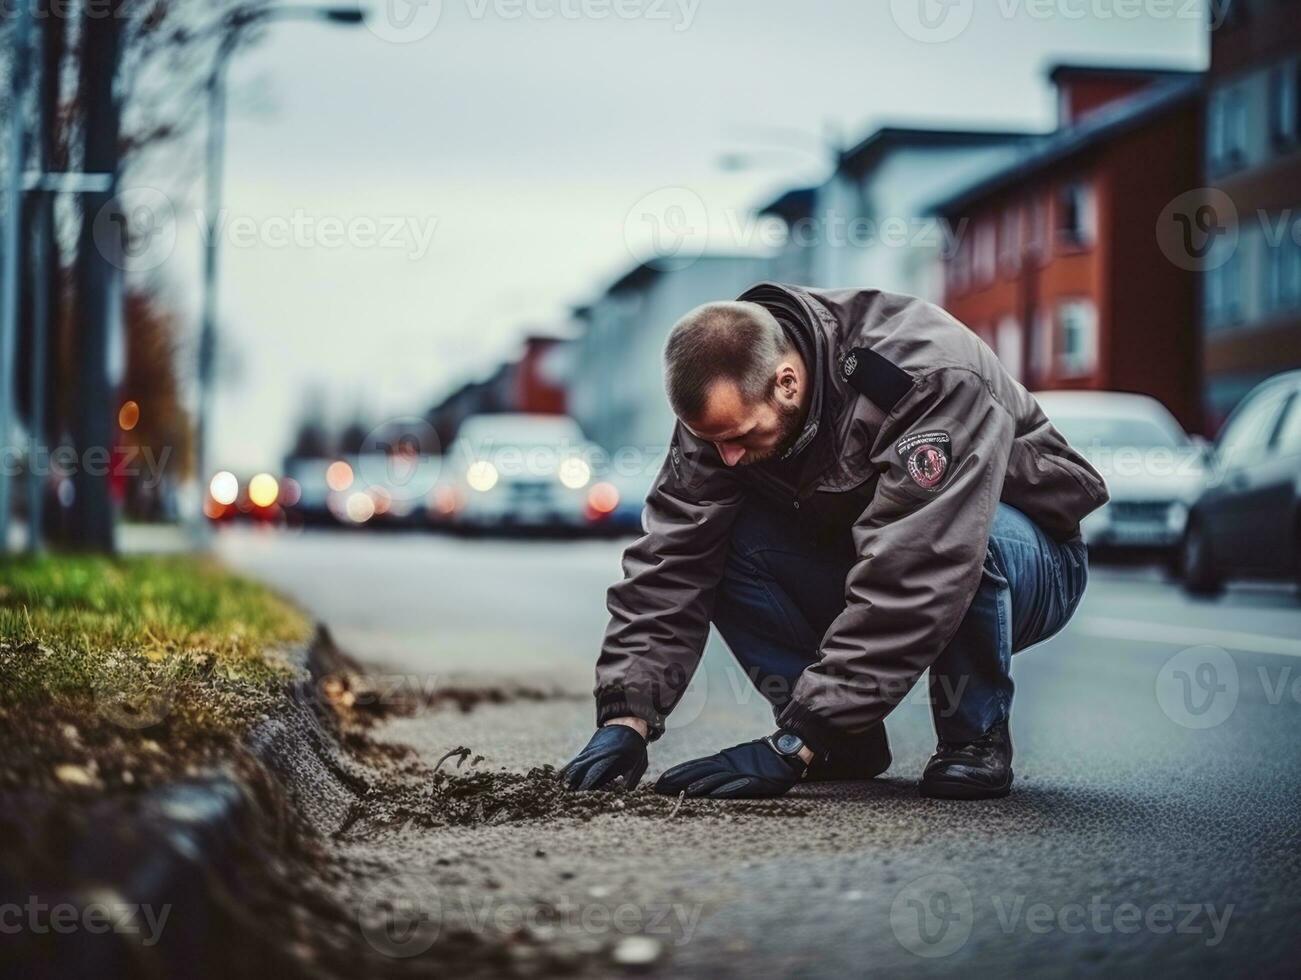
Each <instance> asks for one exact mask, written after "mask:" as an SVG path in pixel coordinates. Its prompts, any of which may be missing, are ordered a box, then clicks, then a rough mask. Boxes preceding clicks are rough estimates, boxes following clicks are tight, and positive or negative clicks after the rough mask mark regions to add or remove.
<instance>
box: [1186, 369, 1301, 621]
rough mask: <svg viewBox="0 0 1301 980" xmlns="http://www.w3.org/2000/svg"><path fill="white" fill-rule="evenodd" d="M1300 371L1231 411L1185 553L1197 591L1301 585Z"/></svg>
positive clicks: (1188, 579)
mask: <svg viewBox="0 0 1301 980" xmlns="http://www.w3.org/2000/svg"><path fill="white" fill-rule="evenodd" d="M1299 500H1301V371H1291V372H1288V373H1287V374H1280V375H1278V376H1277V377H1274V378H1270V379H1269V380H1268V381H1266V382H1264V383H1262V384H1260V385H1259V386H1257V387H1256V388H1255V389H1253V390H1252V392H1251V393H1250V394H1249V395H1248V396H1247V397H1246V398H1245V399H1243V401H1242V403H1241V404H1240V405H1239V406H1238V407H1237V409H1235V410H1234V412H1233V414H1232V415H1231V416H1229V420H1228V421H1227V422H1226V423H1225V424H1224V428H1223V429H1222V430H1221V431H1220V437H1219V439H1218V440H1217V441H1216V443H1215V450H1214V455H1213V458H1212V461H1211V466H1210V474H1209V479H1208V481H1207V486H1206V489H1205V490H1204V491H1203V492H1202V494H1201V496H1199V497H1198V498H1197V500H1196V502H1195V503H1194V504H1193V508H1192V511H1191V513H1190V514H1189V517H1188V526H1187V529H1186V531H1185V532H1184V539H1183V545H1182V550H1181V555H1180V565H1181V568H1182V572H1183V580H1184V584H1185V586H1186V588H1187V589H1188V590H1189V591H1190V592H1194V593H1199V594H1203V595H1206V594H1214V593H1215V592H1218V591H1219V590H1220V588H1222V586H1223V584H1224V582H1225V580H1226V579H1230V578H1270V579H1285V580H1292V581H1296V582H1297V583H1298V585H1299V586H1301V506H1299V505H1298V501H1299Z"/></svg>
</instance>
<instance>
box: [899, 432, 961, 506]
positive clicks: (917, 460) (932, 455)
mask: <svg viewBox="0 0 1301 980" xmlns="http://www.w3.org/2000/svg"><path fill="white" fill-rule="evenodd" d="M952 444H953V440H952V439H950V438H949V434H948V433H947V432H945V431H944V430H943V429H932V430H930V431H928V432H914V433H911V434H909V435H906V436H904V437H903V438H902V439H900V440H899V441H898V443H896V444H895V447H894V451H895V452H896V453H898V454H899V458H900V459H901V460H902V461H903V464H904V466H905V467H906V468H907V470H908V475H909V476H910V477H911V478H912V481H913V483H915V484H917V485H918V486H919V487H921V488H922V489H923V490H930V491H932V492H934V491H936V490H938V489H939V487H940V484H941V483H943V482H944V477H945V476H946V475H947V474H948V472H949V457H950V446H951V445H952Z"/></svg>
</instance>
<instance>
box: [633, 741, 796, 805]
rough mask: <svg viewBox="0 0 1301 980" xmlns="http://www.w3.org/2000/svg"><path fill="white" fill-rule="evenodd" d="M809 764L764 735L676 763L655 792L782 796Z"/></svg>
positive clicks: (726, 797) (727, 796)
mask: <svg viewBox="0 0 1301 980" xmlns="http://www.w3.org/2000/svg"><path fill="white" fill-rule="evenodd" d="M805 768H807V767H806V766H805V765H804V762H803V761H802V760H801V759H800V758H799V757H798V756H784V755H781V754H779V753H778V752H777V751H776V749H774V748H773V747H772V744H771V743H770V742H769V740H768V739H766V738H761V739H757V740H755V741H753V742H746V743H744V744H742V745H734V746H732V748H730V749H723V751H722V752H719V753H717V754H716V755H711V756H709V757H707V758H704V759H693V760H692V761H691V762H684V763H682V765H680V766H674V767H673V768H672V769H669V770H668V771H666V772H665V773H664V774H663V775H662V776H660V778H659V781H658V782H657V783H656V784H655V792H657V793H664V794H666V795H668V796H677V795H678V794H679V793H686V794H687V795H688V796H709V797H713V798H714V799H719V800H735V799H747V798H757V797H765V796H781V795H783V794H784V793H785V792H786V791H787V790H789V789H790V788H791V787H792V786H794V785H795V784H796V783H798V782H799V781H800V777H801V776H803V775H804V770H805Z"/></svg>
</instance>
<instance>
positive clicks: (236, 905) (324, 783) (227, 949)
mask: <svg viewBox="0 0 1301 980" xmlns="http://www.w3.org/2000/svg"><path fill="white" fill-rule="evenodd" d="M291 657H292V659H293V660H294V661H295V666H296V667H297V668H298V670H297V671H296V674H297V676H296V677H295V678H294V679H293V680H291V681H290V682H289V683H288V684H287V685H286V688H285V700H284V704H283V706H282V707H281V708H280V709H279V710H277V711H276V712H275V714H273V715H271V716H270V717H267V718H265V719H263V720H261V721H259V722H258V723H256V724H255V725H254V726H253V727H252V729H251V730H250V731H249V733H248V734H247V736H246V738H245V739H244V741H243V748H244V749H245V751H246V753H247V756H248V758H247V759H245V760H243V761H245V762H246V763H247V762H250V761H251V762H252V764H253V767H254V769H255V770H256V772H255V774H254V778H249V776H248V774H247V773H243V772H240V771H239V770H240V768H241V767H240V766H239V765H237V764H236V763H237V761H238V760H236V759H232V760H231V765H229V766H224V767H223V768H222V769H221V770H219V771H214V772H213V773H211V774H204V775H201V776H196V777H194V778H190V779H184V780H179V781H176V782H173V783H168V784H166V785H163V786H159V787H156V788H154V789H152V790H149V791H148V792H146V793H144V794H142V795H140V796H138V797H135V798H132V799H129V800H120V799H113V800H103V801H100V802H98V803H95V804H93V805H92V806H91V807H90V808H89V811H88V813H87V814H86V820H85V823H84V826H81V827H78V828H77V830H79V831H81V832H80V833H76V834H74V835H73V838H72V843H71V844H70V845H69V846H68V848H67V851H66V852H65V853H64V854H55V855H51V857H52V858H53V861H54V864H55V865H56V866H55V867H53V868H51V869H50V873H49V875H48V877H47V880H38V881H26V882H22V881H19V882H15V881H13V880H12V878H11V877H10V876H9V875H7V874H5V873H4V867H3V864H2V863H0V894H5V895H9V896H13V897H14V898H18V899H23V898H28V897H29V896H30V898H31V899H34V900H39V901H40V902H42V903H45V904H46V905H47V906H51V907H52V906H54V905H56V904H63V903H67V904H69V905H71V906H74V907H76V908H78V909H83V908H85V907H86V906H87V905H88V904H90V903H95V904H104V905H108V906H110V907H112V908H123V909H126V908H134V909H136V910H137V912H136V918H135V920H134V925H135V929H134V930H133V929H132V928H131V927H130V926H129V925H127V924H126V921H125V920H123V921H122V925H123V928H121V929H118V928H113V929H109V930H105V931H100V932H92V931H91V930H90V929H89V928H81V929H76V928H74V929H72V930H70V931H68V932H66V933H63V934H59V935H52V934H51V932H55V931H57V930H51V932H47V933H44V934H41V935H32V934H31V933H28V934H27V938H28V939H30V940H31V941H29V942H23V941H20V940H19V938H18V937H13V936H5V937H3V942H4V945H5V951H4V959H5V971H4V972H5V973H6V974H7V975H14V976H17V975H21V976H24V977H27V978H32V977H47V976H48V977H60V978H62V977H77V976H95V977H141V976H145V977H167V976H186V977H214V978H215V977H223V978H224V977H229V976H232V975H252V976H260V975H269V974H272V973H276V974H279V975H280V976H284V975H285V974H287V973H288V974H298V973H301V972H302V966H301V964H295V963H292V962H289V961H288V960H287V957H286V956H285V955H284V953H283V952H282V951H281V950H280V949H279V948H278V945H277V944H276V942H275V939H276V938H277V937H275V936H272V935H267V934H265V933H264V932H263V931H262V930H261V929H259V928H257V925H258V922H257V919H256V914H255V912H254V911H252V908H253V906H252V904H251V903H250V902H248V901H247V899H249V898H250V896H249V895H248V885H247V883H246V882H243V881H241V879H240V875H239V873H238V872H239V870H240V868H241V867H245V866H247V863H248V862H247V859H248V858H249V857H250V856H255V857H256V856H260V855H261V854H263V853H265V852H266V850H267V845H270V850H271V851H272V853H274V852H276V851H277V850H280V849H282V848H284V847H286V846H288V845H289V844H290V836H289V835H290V833H291V831H292V825H293V824H294V823H295V822H297V821H298V820H301V819H302V818H303V816H302V815H303V814H306V815H307V816H308V818H309V819H310V820H311V821H312V822H313V823H315V824H316V825H317V826H339V825H342V823H343V822H344V820H345V819H346V818H347V814H348V811H349V809H350V807H351V805H352V803H353V802H355V800H356V798H357V796H358V795H359V794H360V793H362V792H364V789H365V784H364V781H362V779H361V778H360V776H358V775H355V774H354V773H353V772H352V771H351V770H352V765H351V763H350V762H349V760H348V759H347V758H346V757H345V756H344V754H343V752H342V750H341V749H340V747H339V745H338V742H337V740H336V739H335V737H334V735H333V733H331V732H330V731H328V730H327V726H326V725H325V724H324V723H323V721H322V717H323V710H322V700H321V698H320V696H319V685H320V682H321V680H322V679H323V678H325V677H326V676H329V675H330V674H332V673H335V672H341V671H344V670H355V669H357V668H356V667H355V665H353V664H352V662H351V661H350V660H349V659H348V658H347V657H345V656H344V655H343V654H342V653H340V652H339V651H338V649H337V648H336V647H335V645H334V642H333V640H332V638H331V636H330V634H329V631H328V630H327V629H326V628H325V627H323V626H319V625H318V627H317V629H316V633H315V635H314V636H313V637H312V639H311V641H309V642H308V643H307V644H306V645H305V646H303V647H302V648H301V649H299V650H297V651H294V653H293V654H292V655H291ZM245 768H247V767H245ZM32 802H33V805H34V806H36V805H39V801H36V800H33V801H32ZM54 816H55V815H52V817H54ZM146 907H147V908H148V909H149V910H151V913H152V915H153V917H154V918H153V920H152V921H153V922H154V923H157V924H158V927H157V928H156V929H151V927H150V926H151V922H150V920H148V919H146V918H145V915H144V910H145V909H146ZM163 910H166V911H165V912H164V911H163ZM162 915H166V918H165V919H161V918H160V916H162ZM250 927H252V928H250ZM151 940H152V941H151Z"/></svg>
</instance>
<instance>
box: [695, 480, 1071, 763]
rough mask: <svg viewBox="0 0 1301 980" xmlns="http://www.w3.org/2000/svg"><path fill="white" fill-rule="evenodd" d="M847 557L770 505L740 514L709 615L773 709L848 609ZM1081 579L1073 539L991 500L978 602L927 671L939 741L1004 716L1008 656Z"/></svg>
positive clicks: (851, 558)
mask: <svg viewBox="0 0 1301 980" xmlns="http://www.w3.org/2000/svg"><path fill="white" fill-rule="evenodd" d="M855 561H856V556H855V554H854V550H853V544H852V542H851V541H850V540H849V536H848V535H845V538H844V540H843V541H841V542H838V543H837V544H835V545H832V546H827V545H817V544H814V543H812V542H810V541H808V540H806V539H805V536H804V535H803V534H801V533H800V532H799V531H798V530H797V528H796V526H795V524H794V522H793V521H791V520H790V518H788V517H786V516H784V515H781V514H779V513H777V512H775V511H774V510H772V509H770V508H767V507H764V506H762V505H753V504H752V505H748V506H747V507H746V508H745V509H744V510H743V511H742V512H741V514H740V515H738V517H737V520H736V524H735V526H734V528H733V531H732V540H731V549H730V551H729V554H728V559H727V565H726V567H725V570H724V573H723V579H722V581H721V583H720V585H719V591H718V593H717V596H716V599H715V603H714V615H713V622H714V625H715V626H716V627H717V628H718V631H719V633H721V634H722V636H723V639H724V640H725V641H726V642H727V645H728V647H729V648H730V649H731V651H732V654H733V656H735V657H736V659H737V661H738V662H739V663H740V665H741V667H742V669H743V670H744V671H745V673H746V675H747V676H748V677H749V678H750V681H751V683H753V684H754V685H755V686H756V687H757V688H758V689H759V691H760V693H762V694H763V695H764V696H765V697H766V698H767V699H768V700H769V701H770V702H771V703H772V705H773V710H774V713H780V711H781V709H782V708H783V707H784V706H785V704H786V702H787V701H788V700H789V699H790V696H791V692H792V690H793V689H794V687H795V682H796V681H797V680H798V679H799V676H800V674H801V673H802V672H803V670H804V668H805V667H807V666H808V665H809V664H810V663H813V662H814V660H816V658H817V651H818V647H819V645H820V643H821V640H822V635H823V634H824V633H825V632H826V630H827V627H829V626H830V625H831V622H832V620H834V619H835V618H836V616H838V615H839V614H840V612H841V610H843V609H844V608H845V578H846V576H847V575H848V574H849V570H850V568H851V567H852V566H853V564H854V563H855ZM1087 581H1088V553H1087V551H1086V550H1085V547H1084V544H1083V543H1082V542H1081V541H1079V540H1075V541H1071V542H1068V543H1066V544H1058V543H1057V542H1055V541H1053V540H1052V539H1051V538H1049V537H1048V536H1047V535H1046V534H1044V533H1043V532H1042V531H1041V530H1039V528H1038V527H1037V526H1035V524H1034V523H1033V522H1032V521H1031V520H1030V519H1029V518H1028V517H1026V516H1025V515H1024V514H1022V513H1021V512H1020V511H1018V510H1015V509H1014V508H1012V507H1009V506H1007V505H1006V504H999V505H998V511H997V513H996V514H995V515H994V524H993V529H992V531H991V532H990V536H989V547H988V550H987V552H986V556H985V567H984V574H983V575H982V577H981V580H980V586H979V588H978V589H977V590H976V595H975V598H973V599H972V602H971V605H970V606H969V607H968V609H967V613H966V615H965V616H964V617H963V620H962V623H961V625H959V627H958V630H957V632H956V633H955V634H954V636H953V639H952V640H951V641H950V642H949V645H948V646H947V647H946V648H945V649H944V651H943V652H942V653H941V654H940V656H939V658H938V659H937V660H936V661H935V662H934V664H932V665H931V668H930V697H931V714H932V717H933V718H934V720H935V730H936V733H937V734H938V735H939V737H940V740H941V741H945V742H970V741H972V740H973V739H976V738H979V737H980V736H981V735H982V734H984V733H985V732H987V731H988V730H989V729H990V728H992V727H993V726H994V725H997V724H999V723H1000V722H1003V721H1006V720H1007V718H1008V715H1009V713H1010V711H1011V708H1012V692H1013V689H1014V688H1013V684H1012V673H1011V669H1012V654H1013V653H1017V652H1019V651H1021V650H1024V649H1025V648H1026V647H1028V646H1031V645H1033V644H1035V643H1038V642H1040V641H1042V640H1046V639H1048V638H1049V637H1050V636H1052V635H1053V634H1054V633H1056V632H1057V631H1058V630H1060V629H1061V628H1062V627H1063V626H1065V625H1066V623H1067V621H1068V620H1069V619H1070V618H1071V616H1072V615H1073V614H1074V612H1075V609H1076V607H1077V606H1078V605H1079V602H1080V598H1081V596H1083V594H1084V586H1085V584H1086V582H1087Z"/></svg>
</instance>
